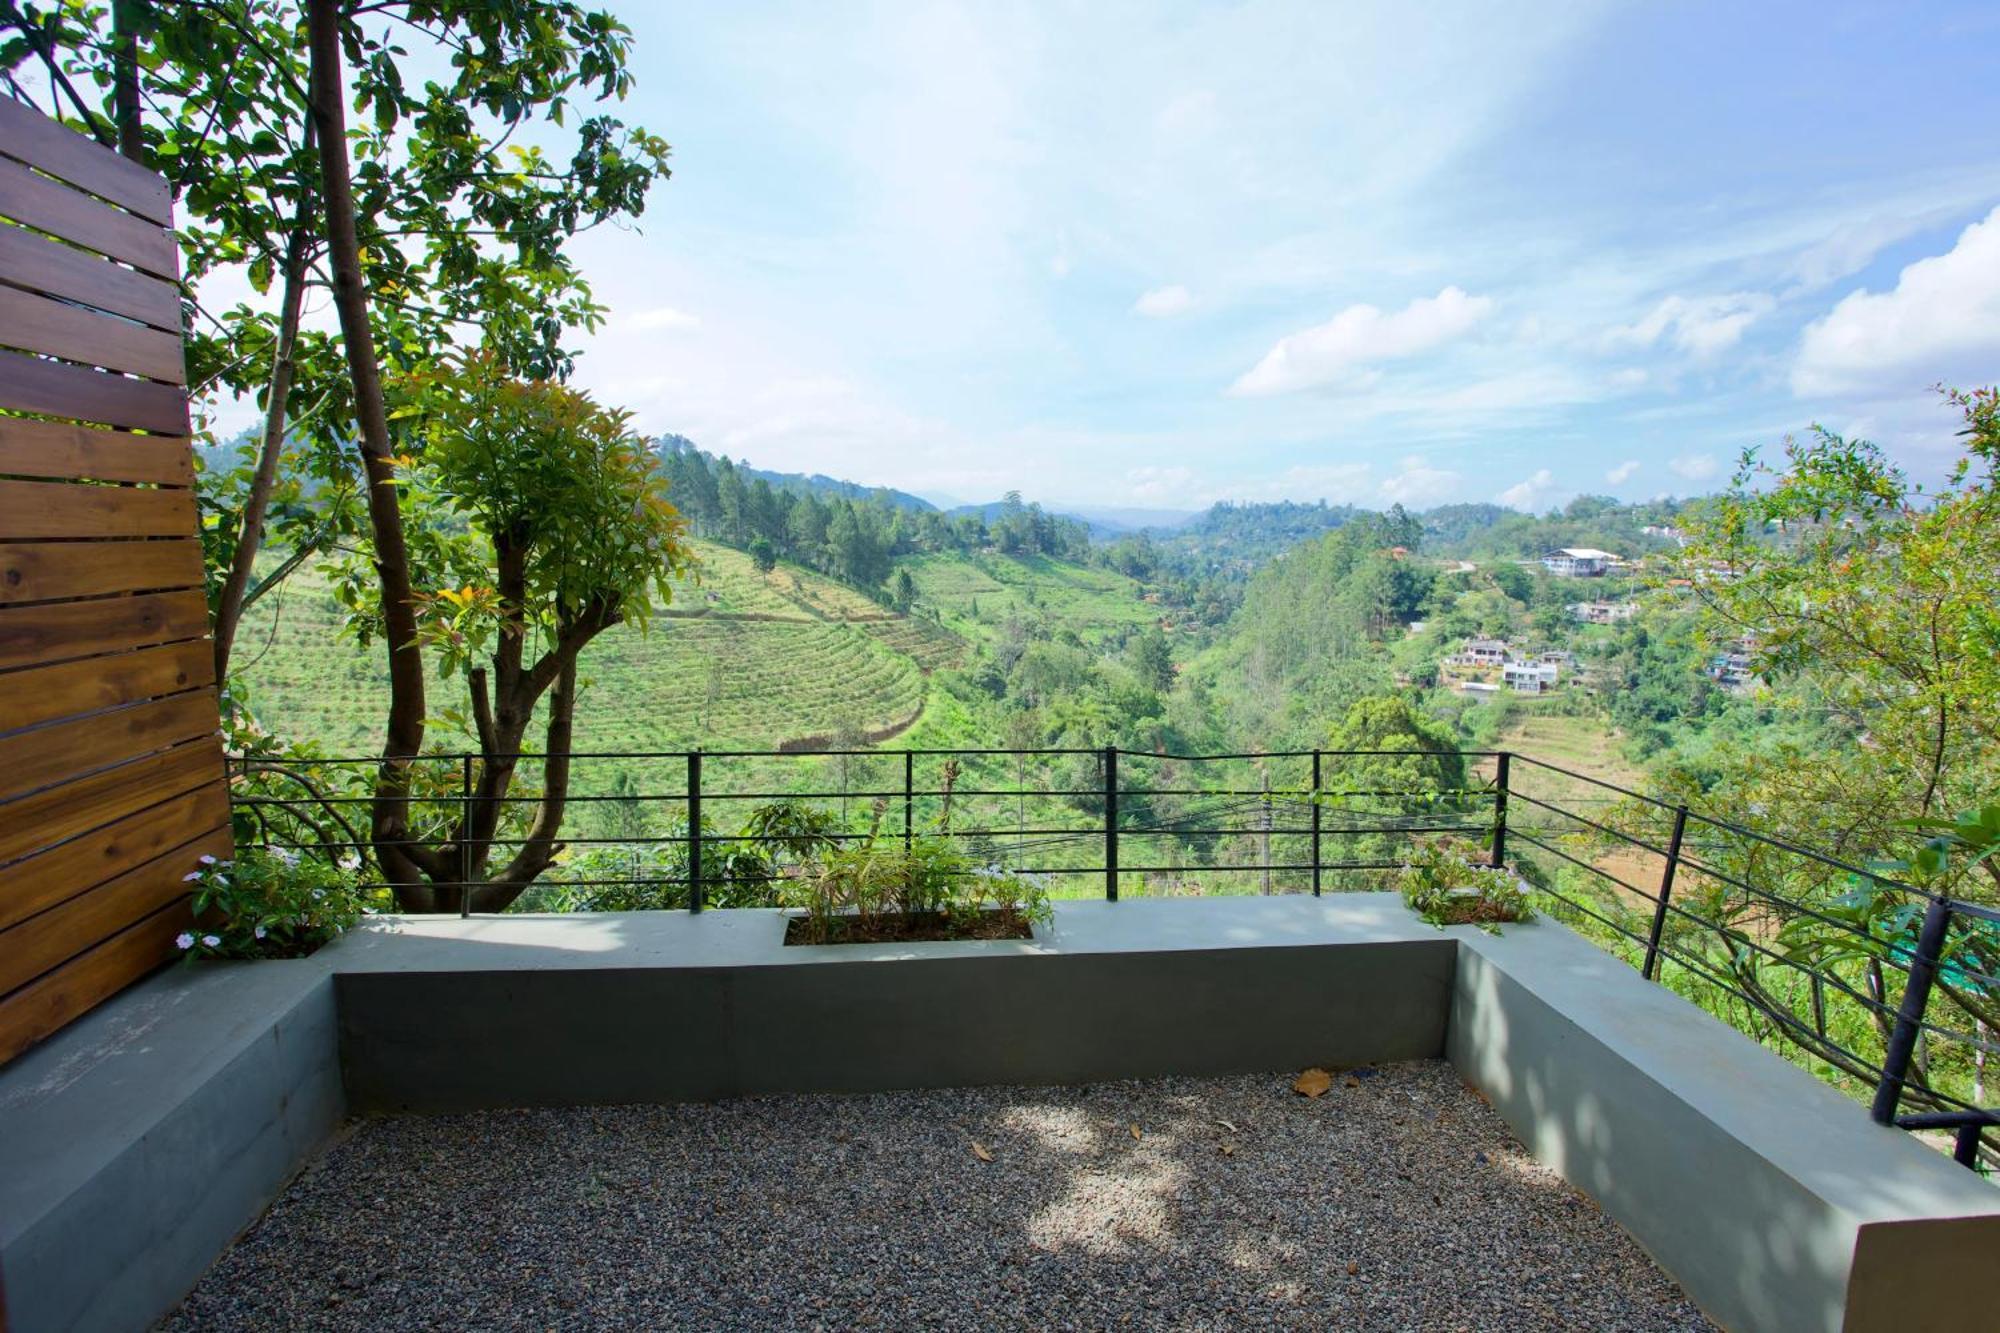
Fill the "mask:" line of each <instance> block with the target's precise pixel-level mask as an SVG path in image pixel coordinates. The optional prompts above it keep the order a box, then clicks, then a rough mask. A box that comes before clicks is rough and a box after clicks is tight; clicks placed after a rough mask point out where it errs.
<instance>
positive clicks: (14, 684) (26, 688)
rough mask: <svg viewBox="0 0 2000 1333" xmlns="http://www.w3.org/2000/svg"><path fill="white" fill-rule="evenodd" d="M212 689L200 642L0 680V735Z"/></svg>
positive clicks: (209, 661)
mask: <svg viewBox="0 0 2000 1333" xmlns="http://www.w3.org/2000/svg"><path fill="white" fill-rule="evenodd" d="M214 683H215V648H214V645H212V644H211V643H209V642H208V640H206V639H190V640H188V641H187V642H184V643H163V644H159V645H158V646H156V647H152V648H141V649H139V650H138V651H137V652H130V653H111V654H109V655H107V656H104V657H86V658H83V659H82V660H80V661H75V662H62V663H58V664H57V665H55V666H42V667H29V668H28V669H27V670H25V671H9V672H6V673H4V674H0V731H13V730H17V729H19V728H21V727H34V726H40V725H41V724H43V723H45V722H59V721H61V720H62V719H64V718H70V717H82V716H84V715H85V714H88V713H99V712H102V711H104V710H105V709H107V708H117V707H120V706H121V705H124V704H133V703H138V702H139V701H140V700H142V699H158V698H160V697H162V696H163V695H168V694H179V693H180V692H181V691H182V690H194V689H200V688H201V687H202V686H204V685H213V684H214Z"/></svg>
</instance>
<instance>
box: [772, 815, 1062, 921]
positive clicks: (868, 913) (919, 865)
mask: <svg viewBox="0 0 2000 1333" xmlns="http://www.w3.org/2000/svg"><path fill="white" fill-rule="evenodd" d="M784 896H785V905H786V906H787V907H791V908H795V909H803V910H802V911H797V912H796V913H795V914H794V915H793V916H792V917H791V918H790V919H789V920H788V921H787V922H786V923H785V943H786V944H889V943H915V942H918V941H940V940H1025V939H1032V938H1033V937H1034V923H1035V922H1036V921H1041V920H1047V919H1048V916H1049V904H1048V891H1047V889H1046V888H1044V887H1043V886H1042V884H1041V882H1040V881H1039V880H1038V879H1036V878H1034V877H1032V876H1028V875H1021V874H1013V873H1010V872H1007V871H1001V870H993V869H982V868H979V867H975V866H974V865H973V864H972V863H971V861H970V860H969V859H968V858H967V857H966V856H965V854H964V853H963V852H961V851H960V850H959V849H958V848H957V847H956V846H954V845H953V844H952V842H951V840H950V839H949V838H948V837H945V836H942V835H926V836H924V837H920V838H917V839H915V840H913V841H911V842H908V843H904V842H902V841H899V840H897V839H894V838H875V837H870V838H868V839H866V840H863V841H860V842H856V843H851V844H848V845H844V846H836V847H831V848H828V849H826V850H825V851H824V852H823V853H821V855H820V856H819V857H818V858H817V859H816V860H815V861H814V862H813V863H812V865H811V866H810V868H809V869H808V871H807V873H805V874H803V875H800V876H798V877H796V878H794V879H792V880H790V881H788V882H787V884H786V887H785V892H784Z"/></svg>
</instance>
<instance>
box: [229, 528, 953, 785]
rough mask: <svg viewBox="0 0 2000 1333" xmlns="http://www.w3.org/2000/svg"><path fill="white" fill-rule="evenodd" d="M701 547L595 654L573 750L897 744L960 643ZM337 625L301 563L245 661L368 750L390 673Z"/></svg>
mask: <svg viewBox="0 0 2000 1333" xmlns="http://www.w3.org/2000/svg"><path fill="white" fill-rule="evenodd" d="M697 546H698V548H699V551H700V554H701V557H702V571H701V575H700V578H699V580H698V581H689V582H688V583H687V584H685V585H684V586H682V587H680V588H678V589H677V590H676V595H675V598H674V601H673V603H672V604H671V606H670V607H669V608H668V609H667V612H666V613H665V614H662V615H659V616H657V617H656V618H655V620H654V622H653V625H652V627H651V630H650V632H647V633H640V632H639V631H637V630H634V629H631V628H628V627H624V626H620V627H618V628H617V629H614V630H611V631H610V632H608V633H607V634H606V635H605V636H604V637H603V638H601V639H600V640H599V641H598V642H597V643H596V644H595V645H593V646H592V648H591V649H590V651H589V652H588V653H587V654H586V655H585V657H584V659H583V668H584V670H583V675H584V678H585V681H586V688H585V690H584V692H583V697H582V699H581V701H580V702H579V705H578V710H577V737H576V745H577V748H578V749H580V750H674V749H684V748H688V747H691V746H695V745H700V746H704V747H708V748H712V749H714V748H741V749H767V748H776V747H779V746H781V745H786V744H787V743H792V744H797V743H800V742H804V741H811V740H813V739H821V740H825V739H830V738H833V737H841V736H869V737H875V738H880V739H887V738H888V735H889V734H891V733H894V732H896V731H899V730H900V729H901V728H902V727H905V726H907V725H909V724H910V723H911V722H912V721H914V720H915V718H916V717H917V716H918V715H919V714H920V713H921V712H922V710H923V705H924V698H925V694H926V690H927V683H926V681H925V675H926V673H927V672H929V671H930V670H932V669H935V668H937V667H939V666H948V665H953V664H955V663H956V662H957V661H958V660H959V658H960V656H961V655H962V653H963V651H964V648H965V644H964V642H963V640H961V639H959V638H958V637H957V636H956V635H955V634H953V633H951V632H950V631H949V630H947V629H943V628H941V627H939V626H937V625H935V624H932V623H930V622H928V621H926V620H923V619H921V618H903V617H897V616H892V615H891V614H890V613H888V612H887V611H885V610H883V609H882V608H881V607H880V606H878V605H877V604H875V603H874V602H872V601H870V600H869V599H868V598H866V597H864V596H863V595H862V594H860V593H858V592H856V591H855V590H854V589H852V588H848V587H845V586H843V585H841V584H839V583H836V582H834V581H832V580H830V579H826V578H823V577H821V576H820V575H817V574H814V573H812V572H811V571H809V570H804V569H798V568H790V567H785V566H780V567H779V568H778V569H777V570H776V571H774V572H773V573H771V574H770V575H768V576H766V575H762V574H759V573H758V572H757V571H756V569H755V567H754V566H753V565H752V564H751V563H750V561H749V559H748V557H746V556H744V555H743V554H742V553H740V552H737V551H733V550H730V549H728V548H726V547H721V546H715V545H711V544H709V543H705V542H703V543H697ZM338 623H339V614H338V609H337V608H336V606H335V604H334V602H333V599H332V596H331V594H330V592H329V591H328V589H327V586H326V583H325V581H324V580H322V579H321V578H320V577H319V576H317V575H316V574H314V573H312V572H310V571H307V570H302V571H300V572H299V573H297V574H295V575H294V576H293V577H292V578H291V580H290V581H289V582H288V583H287V584H286V586H285V587H284V589H283V590H282V591H281V592H280V593H277V594H274V595H273V596H271V597H269V598H267V599H265V600H264V601H263V602H261V603H259V604H258V606H257V607H256V608H255V609H254V612H253V615H252V616H251V617H250V618H249V621H248V622H247V623H246V625H245V627H244V630H243V634H242V637H241V639H240V640H239V643H240V647H239V656H238V661H239V662H240V663H241V665H242V675H243V676H244V678H245V680H246V681H247V683H248V685H249V687H250V693H251V697H252V699H253V702H254V706H255V708H256V710H257V713H258V715H259V716H260V717H261V718H262V719H263V720H264V721H265V723H266V724H267V725H269V726H271V727H272V728H273V729H274V730H276V731H278V732H279V733H280V734H281V735H284V736H287V737H299V738H311V739H315V740H317V741H319V742H320V743H321V744H322V745H324V746H326V747H327V748H328V749H329V750H334V751H341V752H346V753H351V754H356V755H365V754H369V753H372V752H373V751H374V750H375V749H376V748H377V747H378V746H379V744H380V738H381V727H382V716H383V701H384V698H385V696H386V692H387V680H388V677H387V672H386V670H385V669H384V666H383V662H382V657H381V652H380V649H379V647H378V648H375V649H372V650H370V651H368V652H366V653H363V652H361V651H360V650H358V649H357V648H355V647H354V646H353V645H352V644H351V643H349V642H347V641H345V640H343V639H341V638H340V637H339V634H338V630H337V626H338ZM431 707H432V709H433V711H435V712H439V713H442V712H443V711H444V710H446V709H454V708H456V709H463V707H464V698H463V686H462V685H460V684H459V683H458V682H456V681H450V682H445V681H439V682H437V683H436V684H435V685H434V687H433V697H432V700H431ZM440 743H446V742H444V741H443V740H442V738H440Z"/></svg>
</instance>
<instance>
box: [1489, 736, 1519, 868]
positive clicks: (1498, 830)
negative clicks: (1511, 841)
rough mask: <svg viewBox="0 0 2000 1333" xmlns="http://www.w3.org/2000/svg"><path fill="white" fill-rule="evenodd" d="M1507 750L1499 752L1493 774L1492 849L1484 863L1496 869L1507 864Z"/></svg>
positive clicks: (1510, 756)
mask: <svg viewBox="0 0 2000 1333" xmlns="http://www.w3.org/2000/svg"><path fill="white" fill-rule="evenodd" d="M1511 758H1513V756H1512V755H1511V754H1509V753H1508V752H1507V751H1505V750H1502V751H1501V752H1500V762H1499V764H1498V766H1497V768H1496V771H1495V773H1494V775H1493V782H1494V787H1493V850H1492V853H1491V855H1489V856H1488V857H1487V858H1486V864H1487V865H1489V866H1491V867H1493V868H1494V869H1495V870H1498V869H1499V868H1500V867H1501V866H1503V865H1505V864H1507V778H1508V767H1509V766H1508V763H1507V761H1508V760H1509V759H1511Z"/></svg>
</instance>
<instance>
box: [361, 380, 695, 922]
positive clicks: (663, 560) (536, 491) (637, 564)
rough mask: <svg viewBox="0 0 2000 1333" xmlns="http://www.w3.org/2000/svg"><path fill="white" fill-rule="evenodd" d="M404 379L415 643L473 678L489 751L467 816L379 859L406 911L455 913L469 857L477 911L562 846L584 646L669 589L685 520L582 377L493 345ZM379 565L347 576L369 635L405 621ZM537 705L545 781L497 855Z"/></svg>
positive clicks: (476, 718) (643, 615) (511, 891)
mask: <svg viewBox="0 0 2000 1333" xmlns="http://www.w3.org/2000/svg"><path fill="white" fill-rule="evenodd" d="M400 388H401V392H400V394H399V406H398V419H399V421H400V422H403V423H406V425H407V429H408V431H409V433H410V435H411V437H412V438H413V440H414V441H415V442H416V443H417V445H418V448H419V452H418V453H416V454H415V455H414V456H409V457H406V458H404V459H401V460H399V461H398V464H397V469H396V473H395V478H396V489H397V490H398V491H399V492H401V493H404V494H406V495H409V496H411V497H413V498H414V499H415V500H416V501H417V503H415V504H413V505H412V506H411V508H412V513H413V516H414V517H415V519H416V521H415V522H414V523H413V524H412V525H411V527H410V528H409V529H408V531H407V535H408V536H409V538H410V540H409V541H408V542H407V544H406V545H405V548H404V549H405V551H406V553H407V555H406V559H407V561H408V563H409V569H410V573H411V576H412V579H413V584H414V591H413V592H412V601H411V605H410V608H409V609H410V612H411V614H412V617H413V620H414V622H415V644H416V645H417V647H418V648H419V649H421V648H422V647H430V648H432V649H433V650H434V651H435V652H436V653H437V655H438V659H439V662H440V665H441V667H442V670H443V673H444V674H445V675H446V676H447V677H449V676H463V678H464V680H465V682H466V687H467V693H468V696H469V699H468V702H469V704H470V715H471V719H472V724H473V729H474V734H475V735H476V737H477V740H478V745H479V752H480V762H479V765H478V771H477V775H476V781H475V788H474V791H473V800H472V802H471V805H470V814H469V816H466V817H462V818H458V819H455V820H454V821H453V823H452V825H451V826H450V828H449V829H448V830H447V831H446V832H445V833H444V834H443V835H442V836H441V837H440V838H439V839H437V840H436V841H434V842H426V841H424V840H422V839H417V838H411V837H405V838H403V839H402V840H400V841H399V842H398V843H397V844H396V845H395V846H394V847H393V848H384V847H382V846H380V845H379V843H380V838H379V834H378V847H377V855H378V856H379V857H381V858H382V860H383V863H384V866H385V868H389V869H391V870H392V873H391V876H390V878H391V880H392V882H394V883H396V885H397V898H398V901H399V903H400V904H401V905H402V906H403V907H404V908H405V909H406V910H411V911H441V910H451V909H455V908H456V907H457V906H458V902H457V895H458V889H457V887H456V886H457V884H458V882H459V881H460V878H461V873H462V869H461V868H462V867H470V869H471V872H472V878H473V879H474V880H475V881H477V882H476V883H475V885H474V887H473V888H472V890H471V894H472V905H473V907H474V908H476V909H477V910H480V911H499V910H501V909H502V908H504V907H505V906H506V905H507V904H508V903H510V902H512V901H513V900H514V899H515V898H516V897H517V896H519V894H520V892H521V891H522V890H523V889H524V888H526V887H527V885H528V884H529V883H530V882H532V881H533V880H534V878H535V876H536V875H538V874H540V873H541V872H542V870H544V869H545V868H546V867H547V866H548V865H549V863H550V862H551V861H552V860H553V859H554V856H555V853H556V851H557V850H558V849H557V845H556V837H557V834H558V832H559V831H560V829H561V827H562V821H563V815H564V809H565V804H566V802H567V799H568V792H569V780H570V758H569V751H570V749H571V740H572V736H573V732H574V725H575V716H576V700H577V685H578V682H577V661H578V658H579V657H580V656H581V654H582V653H583V651H584V649H585V648H587V647H588V646H589V645H590V643H591V641H592V640H594V639H595V638H597V636H598V635H600V634H602V633H603V632H604V631H605V630H607V629H610V628H611V627H612V626H613V625H616V624H619V623H621V622H629V623H632V624H635V625H637V626H639V627H641V628H643V627H644V626H645V624H646V621H647V617H648V614H649V612H650V610H651V608H652V605H653V597H654V596H655V595H657V596H658V598H659V599H660V600H661V601H663V602H664V601H666V600H667V599H668V598H669V597H670V596H671V588H670V585H669V579H670V578H671V577H672V576H674V575H676V574H678V573H681V572H683V571H684V570H685V569H686V568H687V565H688V559H689V557H688V551H687V547H686V546H685V544H684V535H685V525H684V523H683V522H682V520H681V518H680V516H679V514H678V513H677V512H676V511H675V510H674V507H673V506H672V505H671V504H669V503H668V502H667V499H666V494H665V484H664V482H663V481H662V480H661V478H660V477H659V475H658V473H657V472H656V471H655V470H654V468H653V466H652V458H651V455H650V453H649V452H648V451H647V449H646V447H645V443H644V441H642V440H641V439H640V438H639V437H638V435H637V434H636V433H635V432H633V431H632V429H631V427H630V423H629V419H628V418H627V416H626V414H624V413H622V412H614V411H608V410H606V409H604V408H601V407H599V406H598V405H597V404H596V403H594V402H593V401H591V399H590V398H589V397H588V396H586V395H584V394H583V393H581V392H578V391H577V390H574V389H571V388H568V387H566V386H564V385H562V384H559V383H556V382H555V381H552V380H523V379H519V378H516V377H514V376H512V375H510V374H508V373H507V370H506V368H505V365H504V363H503V362H502V361H501V359H500V358H499V357H497V356H495V355H492V354H485V353H481V354H475V355H471V356H465V357H458V358H453V359H452V360H450V361H448V362H444V363H441V364H439V365H438V366H437V367H435V368H434V369H433V370H431V371H430V372H428V373H427V374H425V375H423V376H419V377H415V378H414V379H412V380H410V381H408V382H406V383H404V384H403V385H401V386H400ZM374 563H379V562H371V561H369V560H368V559H367V558H366V557H365V556H356V557H355V558H353V559H352V560H350V562H349V563H348V565H347V567H346V568H345V570H344V571H343V577H342V580H341V582H340V584H339V590H340V593H341V595H342V597H343V600H345V601H346V603H347V604H348V606H349V607H350V608H351V612H352V622H353V624H354V626H355V628H356V629H357V631H358V632H359V633H360V634H361V635H362V637H363V638H364V640H365V639H367V638H371V637H374V636H377V635H383V636H387V635H393V634H395V633H396V632H397V631H396V629H395V625H394V618H393V617H391V616H390V615H389V614H387V611H388V608H387V605H386V601H385V598H384V595H383V592H382V590H381V588H380V587H379V585H378V583H377V581H376V579H375V577H374V575H375V572H376V571H375V569H374V568H372V567H371V565H372V564H374ZM489 580H490V581H489ZM412 656H413V657H417V660H418V661H419V662H421V660H422V659H421V657H418V656H417V654H416V653H413V654H412ZM538 715H539V717H540V719H541V726H542V737H541V740H542V752H543V755H544V756H545V757H544V759H543V760H542V765H541V790H540V792H539V793H538V794H537V795H536V796H535V797H533V798H532V803H533V807H534V812H533V815H532V817H531V819H530V822H529V824H528V827H527V829H526V831H525V833H524V835H523V836H522V838H521V840H520V845H519V846H518V847H516V848H515V849H514V850H513V851H512V854H511V856H509V857H508V858H507V859H506V860H504V861H503V862H501V863H500V864H497V865H496V864H492V859H493V855H494V841H493V840H494V838H495V837H496V835H497V833H498V830H499V825H500V820H501V818H502V815H503V813H504V811H505V808H506V805H507V802H508V797H509V794H510V792H511V789H512V787H513V785H514V779H515V775H516V772H517V770H518V768H519V766H520V763H521V755H522V752H523V748H524V742H525V740H526V737H527V734H528V730H529V728H530V726H531V725H533V724H534V723H535V721H536V719H537V717H538ZM378 827H379V826H378ZM396 871H401V872H402V873H400V874H397V873H395V872H396Z"/></svg>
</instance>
